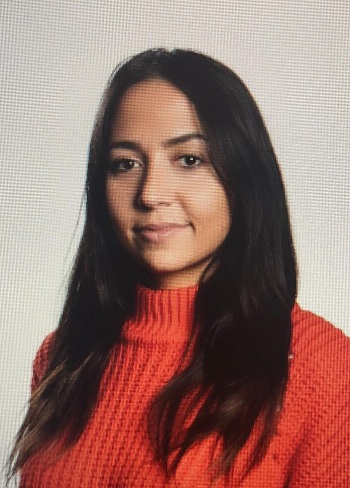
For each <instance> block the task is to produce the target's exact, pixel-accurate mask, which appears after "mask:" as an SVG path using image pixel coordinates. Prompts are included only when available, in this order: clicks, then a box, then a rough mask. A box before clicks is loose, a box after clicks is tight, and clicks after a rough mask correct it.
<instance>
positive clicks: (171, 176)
mask: <svg viewBox="0 0 350 488" xmlns="http://www.w3.org/2000/svg"><path fill="white" fill-rule="evenodd" d="M108 164H109V169H108V173H107V179H106V198H107V204H108V209H109V212H110V216H111V219H112V222H113V226H114V230H115V234H116V237H117V239H118V240H119V241H120V243H121V244H122V245H123V246H124V248H125V249H126V250H127V251H128V252H129V254H130V255H131V257H132V258H133V259H134V260H135V261H136V262H137V263H138V264H140V265H141V267H142V268H143V270H145V271H146V273H145V276H147V280H146V284H148V285H150V286H152V287H154V288H179V287H185V286H190V285H194V284H196V283H198V281H199V278H200V276H201V273H202V272H203V271H204V269H205V267H206V266H207V264H208V263H209V261H210V259H211V258H212V256H213V254H214V253H215V251H216V250H217V248H218V247H219V246H220V244H222V242H223V241H224V239H225V237H226V236H227V234H228V231H229V228H230V220H231V219H230V211H229V203H228V199H227V196H226V193H225V191H224V188H223V186H222V184H221V182H220V180H219V179H218V177H217V175H216V173H215V170H214V168H213V166H212V164H211V162H210V160H209V157H208V151H207V145H206V141H205V137H204V134H203V130H202V128H201V124H200V121H199V119H198V117H197V114H196V111H195V108H194V106H193V105H192V104H191V102H190V101H189V100H188V99H187V98H186V96H185V95H184V94H183V93H182V92H181V91H179V90H178V89H177V88H175V87H174V86H173V85H171V84H169V83H168V82H166V81H163V80H151V81H145V82H141V83H138V84H136V85H134V86H132V87H131V88H129V90H127V92H126V93H125V94H124V95H123V97H122V99H121V101H120V104H119V106H118V109H117V112H116V114H115V117H114V120H113V124H112V127H111V136H110V146H109V163H108Z"/></svg>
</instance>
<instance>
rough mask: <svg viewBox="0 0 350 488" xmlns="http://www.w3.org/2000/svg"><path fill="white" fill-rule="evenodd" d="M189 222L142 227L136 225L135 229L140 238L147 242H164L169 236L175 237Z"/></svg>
mask: <svg viewBox="0 0 350 488" xmlns="http://www.w3.org/2000/svg"><path fill="white" fill-rule="evenodd" d="M188 225H189V224H175V223H164V224H149V225H144V226H141V227H135V228H134V231H135V233H136V235H137V236H138V237H140V239H142V240H143V241H146V242H162V241H165V240H166V239H168V238H171V237H174V236H175V235H176V234H178V233H179V232H181V231H182V230H183V229H185V228H186V227H188Z"/></svg>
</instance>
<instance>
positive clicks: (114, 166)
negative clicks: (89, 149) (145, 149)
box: [108, 154, 203, 174]
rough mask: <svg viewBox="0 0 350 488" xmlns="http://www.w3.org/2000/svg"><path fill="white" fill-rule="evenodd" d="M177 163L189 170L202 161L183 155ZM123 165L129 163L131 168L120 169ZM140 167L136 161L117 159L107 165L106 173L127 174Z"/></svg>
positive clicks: (192, 156)
mask: <svg viewBox="0 0 350 488" xmlns="http://www.w3.org/2000/svg"><path fill="white" fill-rule="evenodd" d="M177 161H180V162H181V161H183V163H181V164H180V166H181V167H182V168H186V169H189V170H190V169H193V168H196V167H198V166H199V165H201V164H202V163H203V159H202V158H201V157H200V156H196V155H195V154H183V155H182V156H180V157H179V158H177ZM189 161H191V162H193V163H194V164H186V163H188V162H189ZM125 163H128V164H130V163H131V164H132V166H130V165H129V167H127V168H125V167H122V165H123V164H125ZM142 166H143V163H142V162H140V161H137V160H136V159H131V158H130V159H129V158H119V159H115V160H114V161H112V162H111V163H110V164H109V168H108V171H109V172H110V173H112V174H116V173H128V172H129V171H131V170H132V169H135V168H140V167H142Z"/></svg>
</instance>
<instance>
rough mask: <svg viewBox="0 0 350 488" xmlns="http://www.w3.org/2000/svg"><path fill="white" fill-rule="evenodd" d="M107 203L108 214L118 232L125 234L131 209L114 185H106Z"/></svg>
mask: <svg viewBox="0 0 350 488" xmlns="http://www.w3.org/2000/svg"><path fill="white" fill-rule="evenodd" d="M106 201H107V208H108V212H109V215H110V218H111V221H112V224H113V227H114V229H115V231H116V232H118V231H120V232H121V233H123V230H124V229H125V227H126V225H127V222H128V220H129V217H130V209H129V205H128V201H127V199H126V198H125V195H121V193H120V191H118V188H115V186H114V185H111V184H108V183H107V185H106Z"/></svg>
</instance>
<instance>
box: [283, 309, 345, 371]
mask: <svg viewBox="0 0 350 488" xmlns="http://www.w3.org/2000/svg"><path fill="white" fill-rule="evenodd" d="M291 352H292V353H293V355H294V356H299V357H300V358H302V359H305V360H306V359H307V360H308V361H311V360H312V359H313V360H315V361H317V359H318V360H321V359H322V363H325V362H328V361H330V362H331V363H332V364H334V365H335V364H336V363H341V362H342V361H345V362H348V361H349V360H350V338H349V337H347V336H346V335H345V334H344V332H343V331H342V330H340V329H338V328H337V327H335V326H334V325H332V324H331V323H330V322H328V321H327V320H325V319H323V318H322V317H320V316H318V315H316V314H314V313H311V312H309V311H307V310H303V309H302V308H300V306H299V305H297V304H296V305H295V306H294V308H293V311H292V345H291Z"/></svg>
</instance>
